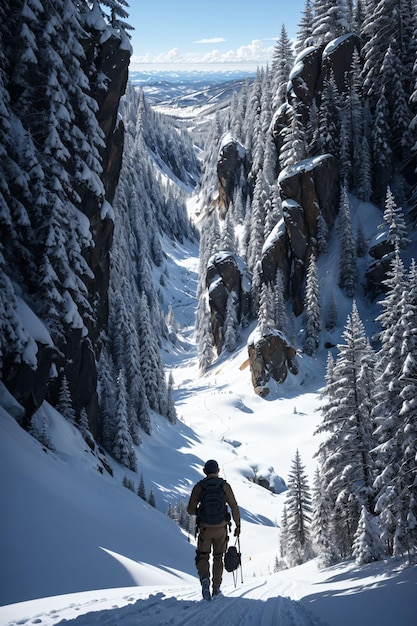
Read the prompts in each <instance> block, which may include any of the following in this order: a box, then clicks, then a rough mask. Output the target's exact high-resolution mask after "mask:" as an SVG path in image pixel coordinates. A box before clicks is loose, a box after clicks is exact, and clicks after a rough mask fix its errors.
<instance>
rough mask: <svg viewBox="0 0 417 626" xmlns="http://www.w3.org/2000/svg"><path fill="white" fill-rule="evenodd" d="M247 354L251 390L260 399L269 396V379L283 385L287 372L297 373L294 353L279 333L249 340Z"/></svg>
mask: <svg viewBox="0 0 417 626" xmlns="http://www.w3.org/2000/svg"><path fill="white" fill-rule="evenodd" d="M255 334H256V333H255ZM248 354H249V364H250V369H251V375H252V384H253V388H254V390H255V392H256V393H257V394H258V395H259V396H261V397H262V398H265V397H266V396H267V395H268V394H269V391H270V389H269V387H268V382H269V380H270V379H271V378H273V379H274V380H275V381H276V382H277V383H283V382H284V380H285V379H286V378H287V375H288V371H290V372H291V373H292V374H297V373H298V366H297V362H296V360H295V356H296V351H295V349H294V348H293V347H292V346H290V345H289V343H288V342H287V340H286V339H285V337H284V336H283V335H282V334H281V333H278V332H277V333H271V334H268V335H266V336H261V335H260V336H255V337H254V338H253V339H252V340H249V343H248Z"/></svg>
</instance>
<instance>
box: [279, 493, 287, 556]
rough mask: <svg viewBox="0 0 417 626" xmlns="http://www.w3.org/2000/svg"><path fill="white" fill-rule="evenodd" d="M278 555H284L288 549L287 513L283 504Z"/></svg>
mask: <svg viewBox="0 0 417 626" xmlns="http://www.w3.org/2000/svg"><path fill="white" fill-rule="evenodd" d="M279 545H280V555H281V557H285V556H286V554H287V550H288V515H287V507H286V505H284V508H283V510H282V517H281V525H280V535H279Z"/></svg>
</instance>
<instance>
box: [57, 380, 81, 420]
mask: <svg viewBox="0 0 417 626" xmlns="http://www.w3.org/2000/svg"><path fill="white" fill-rule="evenodd" d="M56 408H57V411H59V412H60V413H61V415H63V416H64V417H65V419H66V420H68V422H70V424H74V425H75V421H76V417H77V416H76V413H75V411H74V407H73V405H72V398H71V391H70V388H69V384H68V380H67V377H66V376H65V375H64V376H63V377H62V380H61V389H60V392H59V399H58V404H57V407H56Z"/></svg>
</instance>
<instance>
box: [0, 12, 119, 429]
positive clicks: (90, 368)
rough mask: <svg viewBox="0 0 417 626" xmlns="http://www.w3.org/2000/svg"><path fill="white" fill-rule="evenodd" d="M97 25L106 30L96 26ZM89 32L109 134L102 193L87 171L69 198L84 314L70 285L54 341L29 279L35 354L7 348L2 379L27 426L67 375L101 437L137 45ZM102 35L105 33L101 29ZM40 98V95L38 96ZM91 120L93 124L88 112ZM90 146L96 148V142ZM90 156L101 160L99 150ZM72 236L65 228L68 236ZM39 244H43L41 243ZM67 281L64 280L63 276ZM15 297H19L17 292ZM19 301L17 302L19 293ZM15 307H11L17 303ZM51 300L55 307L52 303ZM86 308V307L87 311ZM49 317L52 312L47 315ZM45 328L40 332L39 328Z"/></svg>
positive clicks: (94, 93) (110, 33) (102, 121)
mask: <svg viewBox="0 0 417 626" xmlns="http://www.w3.org/2000/svg"><path fill="white" fill-rule="evenodd" d="M99 27H100V30H96V28H99ZM86 32H87V33H88V36H87V37H86V39H84V40H83V41H81V42H80V43H81V44H82V45H83V47H84V52H85V58H84V59H83V64H84V67H83V70H84V75H85V76H86V77H89V79H90V81H91V82H90V84H89V97H92V98H93V99H94V100H96V102H97V111H96V116H97V120H98V122H99V125H100V127H101V129H102V131H103V134H104V141H103V146H102V148H101V154H100V157H101V166H102V173H101V175H100V176H101V182H102V184H103V187H104V196H103V195H102V194H101V193H98V192H97V188H98V187H99V184H98V183H97V184H96V181H94V180H93V181H92V180H91V179H90V178H89V175H88V174H87V175H86V180H85V182H84V181H81V180H80V178H78V179H77V181H78V182H77V186H76V188H74V189H73V196H74V197H75V198H76V199H75V200H74V197H72V198H71V201H72V202H73V204H74V206H76V208H75V209H74V211H75V214H76V217H77V220H74V221H77V222H78V223H77V224H75V223H74V224H71V226H72V225H73V226H74V232H73V237H74V247H75V246H77V245H79V247H80V249H81V248H82V254H83V258H84V259H85V261H86V264H87V266H88V268H86V270H85V271H84V272H83V273H82V281H83V283H84V285H85V288H84V285H82V284H81V280H80V283H79V284H77V285H75V284H70V285H69V291H71V290H72V291H73V292H74V293H75V292H77V290H79V293H82V298H80V300H81V299H85V305H81V308H80V311H81V310H82V315H83V318H82V319H81V316H80V314H79V312H78V311H75V308H76V307H75V306H74V303H73V301H72V300H70V298H69V296H68V298H67V301H65V297H66V296H67V294H66V293H65V286H64V288H63V290H62V291H63V296H62V297H63V299H64V304H66V308H65V306H64V305H63V306H62V309H63V310H64V313H63V314H61V319H60V320H58V321H57V322H56V324H57V326H58V325H59V328H58V329H57V330H56V332H55V334H54V336H53V340H52V339H51V335H52V331H51V335H49V333H48V331H47V330H46V327H45V326H44V325H43V318H42V306H41V305H39V301H41V300H42V298H43V297H44V298H45V297H47V296H45V295H42V293H41V292H42V288H41V286H40V285H38V284H32V283H31V282H30V281H29V280H28V284H27V285H24V288H22V294H23V295H24V299H25V303H24V305H20V306H27V311H26V312H25V315H23V316H22V314H21V311H20V310H19V311H18V315H17V316H16V319H20V320H21V322H20V323H21V324H22V329H23V331H24V332H25V333H27V335H28V337H29V338H30V341H31V342H32V344H31V345H30V350H31V354H32V355H33V358H32V359H30V358H28V356H27V353H28V351H27V350H26V354H25V355H19V354H16V353H15V352H11V353H10V354H9V353H8V352H5V354H4V355H3V357H4V358H3V368H2V372H3V373H2V377H3V381H4V383H5V385H6V387H7V389H8V391H9V392H10V393H11V394H12V395H13V396H14V398H15V399H16V400H17V401H18V402H19V404H20V405H21V406H22V407H23V408H24V410H25V415H24V417H23V418H22V423H23V425H25V426H28V425H29V423H30V420H31V416H32V415H33V413H34V412H35V411H36V410H37V409H38V408H39V406H40V405H41V404H42V402H43V401H44V400H45V399H48V401H50V402H51V403H52V404H53V405H56V404H57V402H58V398H59V392H60V388H61V383H62V379H63V377H64V376H65V377H66V379H67V381H68V385H69V389H70V392H71V400H72V404H73V408H74V410H75V412H76V414H77V415H79V414H80V410H81V409H82V408H84V409H85V410H86V412H87V415H88V419H89V424H90V430H91V432H92V433H93V435H96V433H97V419H98V400H97V368H96V363H97V360H98V356H99V353H100V335H101V334H102V333H103V331H105V330H106V327H107V321H108V285H109V260H110V259H109V252H110V248H111V244H112V238H113V229H114V222H113V211H112V208H111V202H112V200H113V197H114V193H115V189H116V185H117V182H118V179H119V174H120V168H121V161H122V152H123V137H124V131H123V124H122V122H120V121H119V120H118V117H117V111H118V106H119V101H120V98H121V97H122V95H123V93H124V91H125V87H126V84H127V78H128V66H129V60H130V54H131V50H130V48H129V46H128V45H126V41H124V40H123V37H122V36H121V35H120V34H119V33H118V32H117V31H115V30H114V29H113V28H112V27H110V26H108V25H106V24H105V23H104V20H102V22H101V23H100V24H99V23H98V22H97V20H92V26H91V27H90V28H89V27H88V24H87V25H86ZM104 33H106V36H104V35H103V34H104ZM80 76H81V73H80ZM76 79H77V77H75V76H74V80H76ZM80 88H82V89H83V90H84V89H86V85H85V84H83V85H82V87H81V86H80ZM41 100H42V99H41V98H39V99H38V102H39V101H40V102H41ZM38 102H37V103H38ZM77 113H79V116H80V119H83V115H85V111H75V114H77ZM85 123H88V120H87V118H86V121H85ZM91 150H92V151H93V147H91ZM72 156H73V158H71V157H72ZM77 156H79V155H77ZM91 158H92V159H94V158H96V157H95V155H93V152H92V156H91ZM80 161H81V159H78V160H77V157H75V156H74V155H71V154H69V155H68V159H67V160H66V164H65V165H66V167H67V170H68V171H69V172H73V171H74V170H76V169H77V168H79V167H80ZM87 169H88V168H87V167H86V170H87ZM95 171H97V172H98V171H99V168H98V167H97V170H95ZM63 207H64V208H63V209H61V210H62V211H64V210H65V201H64V202H63ZM63 221H64V220H63ZM46 226H48V227H51V224H46ZM64 227H65V226H64V225H62V226H61V223H59V225H58V226H57V227H56V228H57V230H58V229H59V228H62V229H63V228H64ZM77 227H78V229H79V230H80V231H82V232H83V234H84V236H85V238H86V239H88V240H89V242H90V244H91V245H89V246H87V245H85V243H84V244H81V243H79V242H78V241H77V231H76V228H77ZM22 232H23V231H22ZM70 234H71V233H70ZM70 234H68V233H67V239H68V240H69V239H70ZM28 242H29V243H28ZM32 242H33V240H32V239H29V238H28V241H27V242H26V245H31V244H32ZM37 245H38V247H39V244H37ZM59 245H62V244H59ZM67 245H68V250H67V249H66V250H65V251H66V252H68V251H69V252H68V254H69V257H71V249H70V248H71V246H70V245H69V244H67ZM31 253H32V254H33V258H34V259H35V260H39V263H44V262H45V259H44V258H42V250H40V251H39V250H32V249H31ZM80 254H81V252H80ZM36 255H38V256H36ZM71 261H72V259H71ZM71 261H70V262H71ZM48 262H50V261H48ZM74 263H76V261H74ZM55 271H56V272H57V276H56V277H55V278H56V279H57V280H58V276H60V274H59V270H56V269H55V268H54V267H53V261H52V262H51V270H50V273H53V272H55ZM69 271H70V270H69ZM21 274H22V283H23V281H24V280H25V279H26V275H25V268H22V270H21ZM80 274H81V272H80ZM61 280H62V281H64V280H65V276H64V277H63V278H62V279H61ZM44 291H45V290H44ZM13 297H14V298H15V300H16V296H13ZM75 297H76V296H75ZM11 298H12V296H11ZM17 300H19V298H18V297H17ZM33 301H36V302H37V308H36V306H33V307H32V308H30V306H31V305H33ZM49 304H50V303H48V302H44V303H43V310H47V307H48V306H49ZM11 306H13V304H12V303H11ZM50 306H53V303H51V304H50ZM82 306H84V308H83V309H82ZM35 310H37V315H35V313H34V311H35ZM72 316H73V317H72ZM77 316H78V318H77V320H78V321H76V322H75V323H74V318H76V317H77ZM46 318H47V314H45V319H46ZM41 327H42V328H43V331H42V332H40V331H39V329H41Z"/></svg>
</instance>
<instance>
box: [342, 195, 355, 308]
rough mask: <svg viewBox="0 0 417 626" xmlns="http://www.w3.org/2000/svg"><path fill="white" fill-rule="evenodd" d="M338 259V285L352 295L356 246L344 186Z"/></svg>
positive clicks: (353, 293)
mask: <svg viewBox="0 0 417 626" xmlns="http://www.w3.org/2000/svg"><path fill="white" fill-rule="evenodd" d="M340 212H341V218H340V220H341V221H340V230H339V232H340V261H339V287H340V288H341V289H343V290H344V291H345V292H346V295H348V296H350V297H352V296H354V295H355V293H356V283H357V274H358V270H357V261H356V247H355V241H354V239H353V233H352V222H351V217H350V208H349V198H348V193H347V189H346V187H345V186H343V187H342V190H341V200H340Z"/></svg>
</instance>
